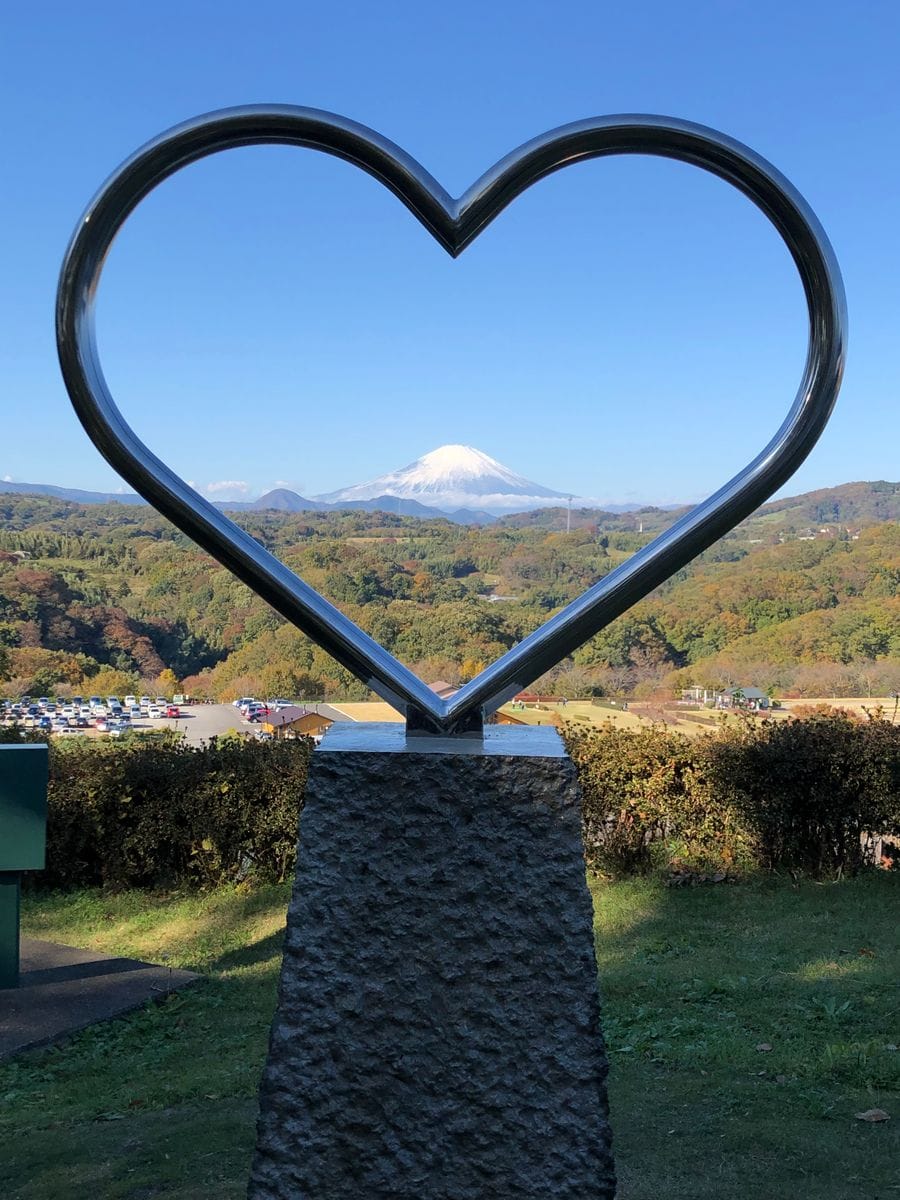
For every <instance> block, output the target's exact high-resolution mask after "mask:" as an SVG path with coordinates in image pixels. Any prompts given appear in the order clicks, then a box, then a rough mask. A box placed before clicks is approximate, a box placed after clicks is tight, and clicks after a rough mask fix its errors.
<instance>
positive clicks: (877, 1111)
mask: <svg viewBox="0 0 900 1200" xmlns="http://www.w3.org/2000/svg"><path fill="white" fill-rule="evenodd" d="M853 1115H854V1117H856V1119H857V1121H869V1122H871V1123H872V1124H875V1123H876V1122H878V1121H889V1120H890V1119H891V1114H890V1113H886V1112H885V1111H884V1109H883V1108H867V1109H866V1111H865V1112H861V1113H854V1114H853Z"/></svg>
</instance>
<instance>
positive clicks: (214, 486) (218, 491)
mask: <svg viewBox="0 0 900 1200" xmlns="http://www.w3.org/2000/svg"><path fill="white" fill-rule="evenodd" d="M205 490H206V491H207V492H209V494H210V495H211V496H222V495H224V494H225V492H236V493H237V494H238V495H239V496H246V494H247V493H248V492H249V491H250V484H249V483H247V482H246V480H244V479H219V480H217V481H216V482H215V483H208V484H207V485H206V488H205Z"/></svg>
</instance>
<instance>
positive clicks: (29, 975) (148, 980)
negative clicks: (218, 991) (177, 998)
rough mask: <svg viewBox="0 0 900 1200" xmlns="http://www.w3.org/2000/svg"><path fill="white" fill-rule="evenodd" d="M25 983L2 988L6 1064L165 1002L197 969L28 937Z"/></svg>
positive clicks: (0, 1035) (0, 1038) (1, 1042)
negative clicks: (153, 1002) (152, 1003)
mask: <svg viewBox="0 0 900 1200" xmlns="http://www.w3.org/2000/svg"><path fill="white" fill-rule="evenodd" d="M19 961H20V963H21V974H20V985H19V987H17V988H2V989H0V1061H2V1060H3V1059H4V1058H12V1057H13V1055H16V1054H21V1053H22V1052H23V1051H25V1050H31V1049H34V1048H35V1047H36V1046H44V1045H47V1044H48V1043H50V1042H55V1041H59V1039H60V1038H64V1037H68V1036H69V1035H70V1034H73V1033H77V1032H78V1030H80V1029H86V1028H87V1026H88V1025H93V1024H94V1023H95V1022H97V1021H108V1020H109V1019H110V1018H111V1017H117V1016H119V1015H120V1014H121V1013H125V1012H129V1011H131V1010H132V1009H135V1008H141V1007H143V1005H144V1004H146V1003H147V1001H148V1000H161V999H162V998H163V997H164V996H167V995H168V994H169V992H174V991H177V990H178V988H182V987H185V986H186V985H187V984H189V983H193V982H194V980H195V979H197V976H196V975H195V974H194V973H193V972H192V971H176V970H172V969H170V968H169V967H158V966H153V965H152V964H151V963H145V962H138V961H137V960H136V959H133V958H108V957H107V956H106V955H105V954H100V953H98V952H97V951H96V950H76V949H75V948H74V947H72V946H60V945H58V944H57V943H55V942H40V941H36V940H35V939H34V938H22V947H21V954H20V959H19Z"/></svg>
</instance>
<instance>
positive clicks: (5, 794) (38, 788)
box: [0, 744, 47, 872]
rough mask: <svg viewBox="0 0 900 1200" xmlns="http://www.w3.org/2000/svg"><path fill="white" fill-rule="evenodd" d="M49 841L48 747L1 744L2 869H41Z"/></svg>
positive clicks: (0, 825) (0, 847)
mask: <svg viewBox="0 0 900 1200" xmlns="http://www.w3.org/2000/svg"><path fill="white" fill-rule="evenodd" d="M46 845H47V747H46V746H42V745H32V744H25V745H22V746H18V745H15V746H0V872H6V871H40V870H42V869H43V867H44V852H45V849H46Z"/></svg>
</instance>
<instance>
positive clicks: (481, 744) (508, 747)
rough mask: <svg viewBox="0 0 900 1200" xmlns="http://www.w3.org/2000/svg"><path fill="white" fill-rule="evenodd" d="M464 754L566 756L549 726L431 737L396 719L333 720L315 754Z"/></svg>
mask: <svg viewBox="0 0 900 1200" xmlns="http://www.w3.org/2000/svg"><path fill="white" fill-rule="evenodd" d="M346 752H353V753H355V754H463V755H468V756H475V755H483V756H488V757H492V758H493V757H497V758H500V757H502V758H509V757H513V758H565V757H566V748H565V746H564V745H563V741H562V738H561V737H560V736H559V732H558V730H557V729H555V728H554V727H553V726H552V725H538V726H535V725H489V726H488V727H487V728H486V729H485V730H484V732H483V734H480V735H477V736H475V737H472V736H459V737H432V736H431V735H430V734H415V733H414V734H407V732H406V726H405V725H401V724H399V722H395V721H336V722H335V723H334V724H333V725H332V726H331V727H330V728H329V729H328V731H327V733H326V734H325V736H324V737H323V738H322V741H321V743H320V744H319V746H318V747H317V749H316V754H323V753H325V754H328V753H346Z"/></svg>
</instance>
